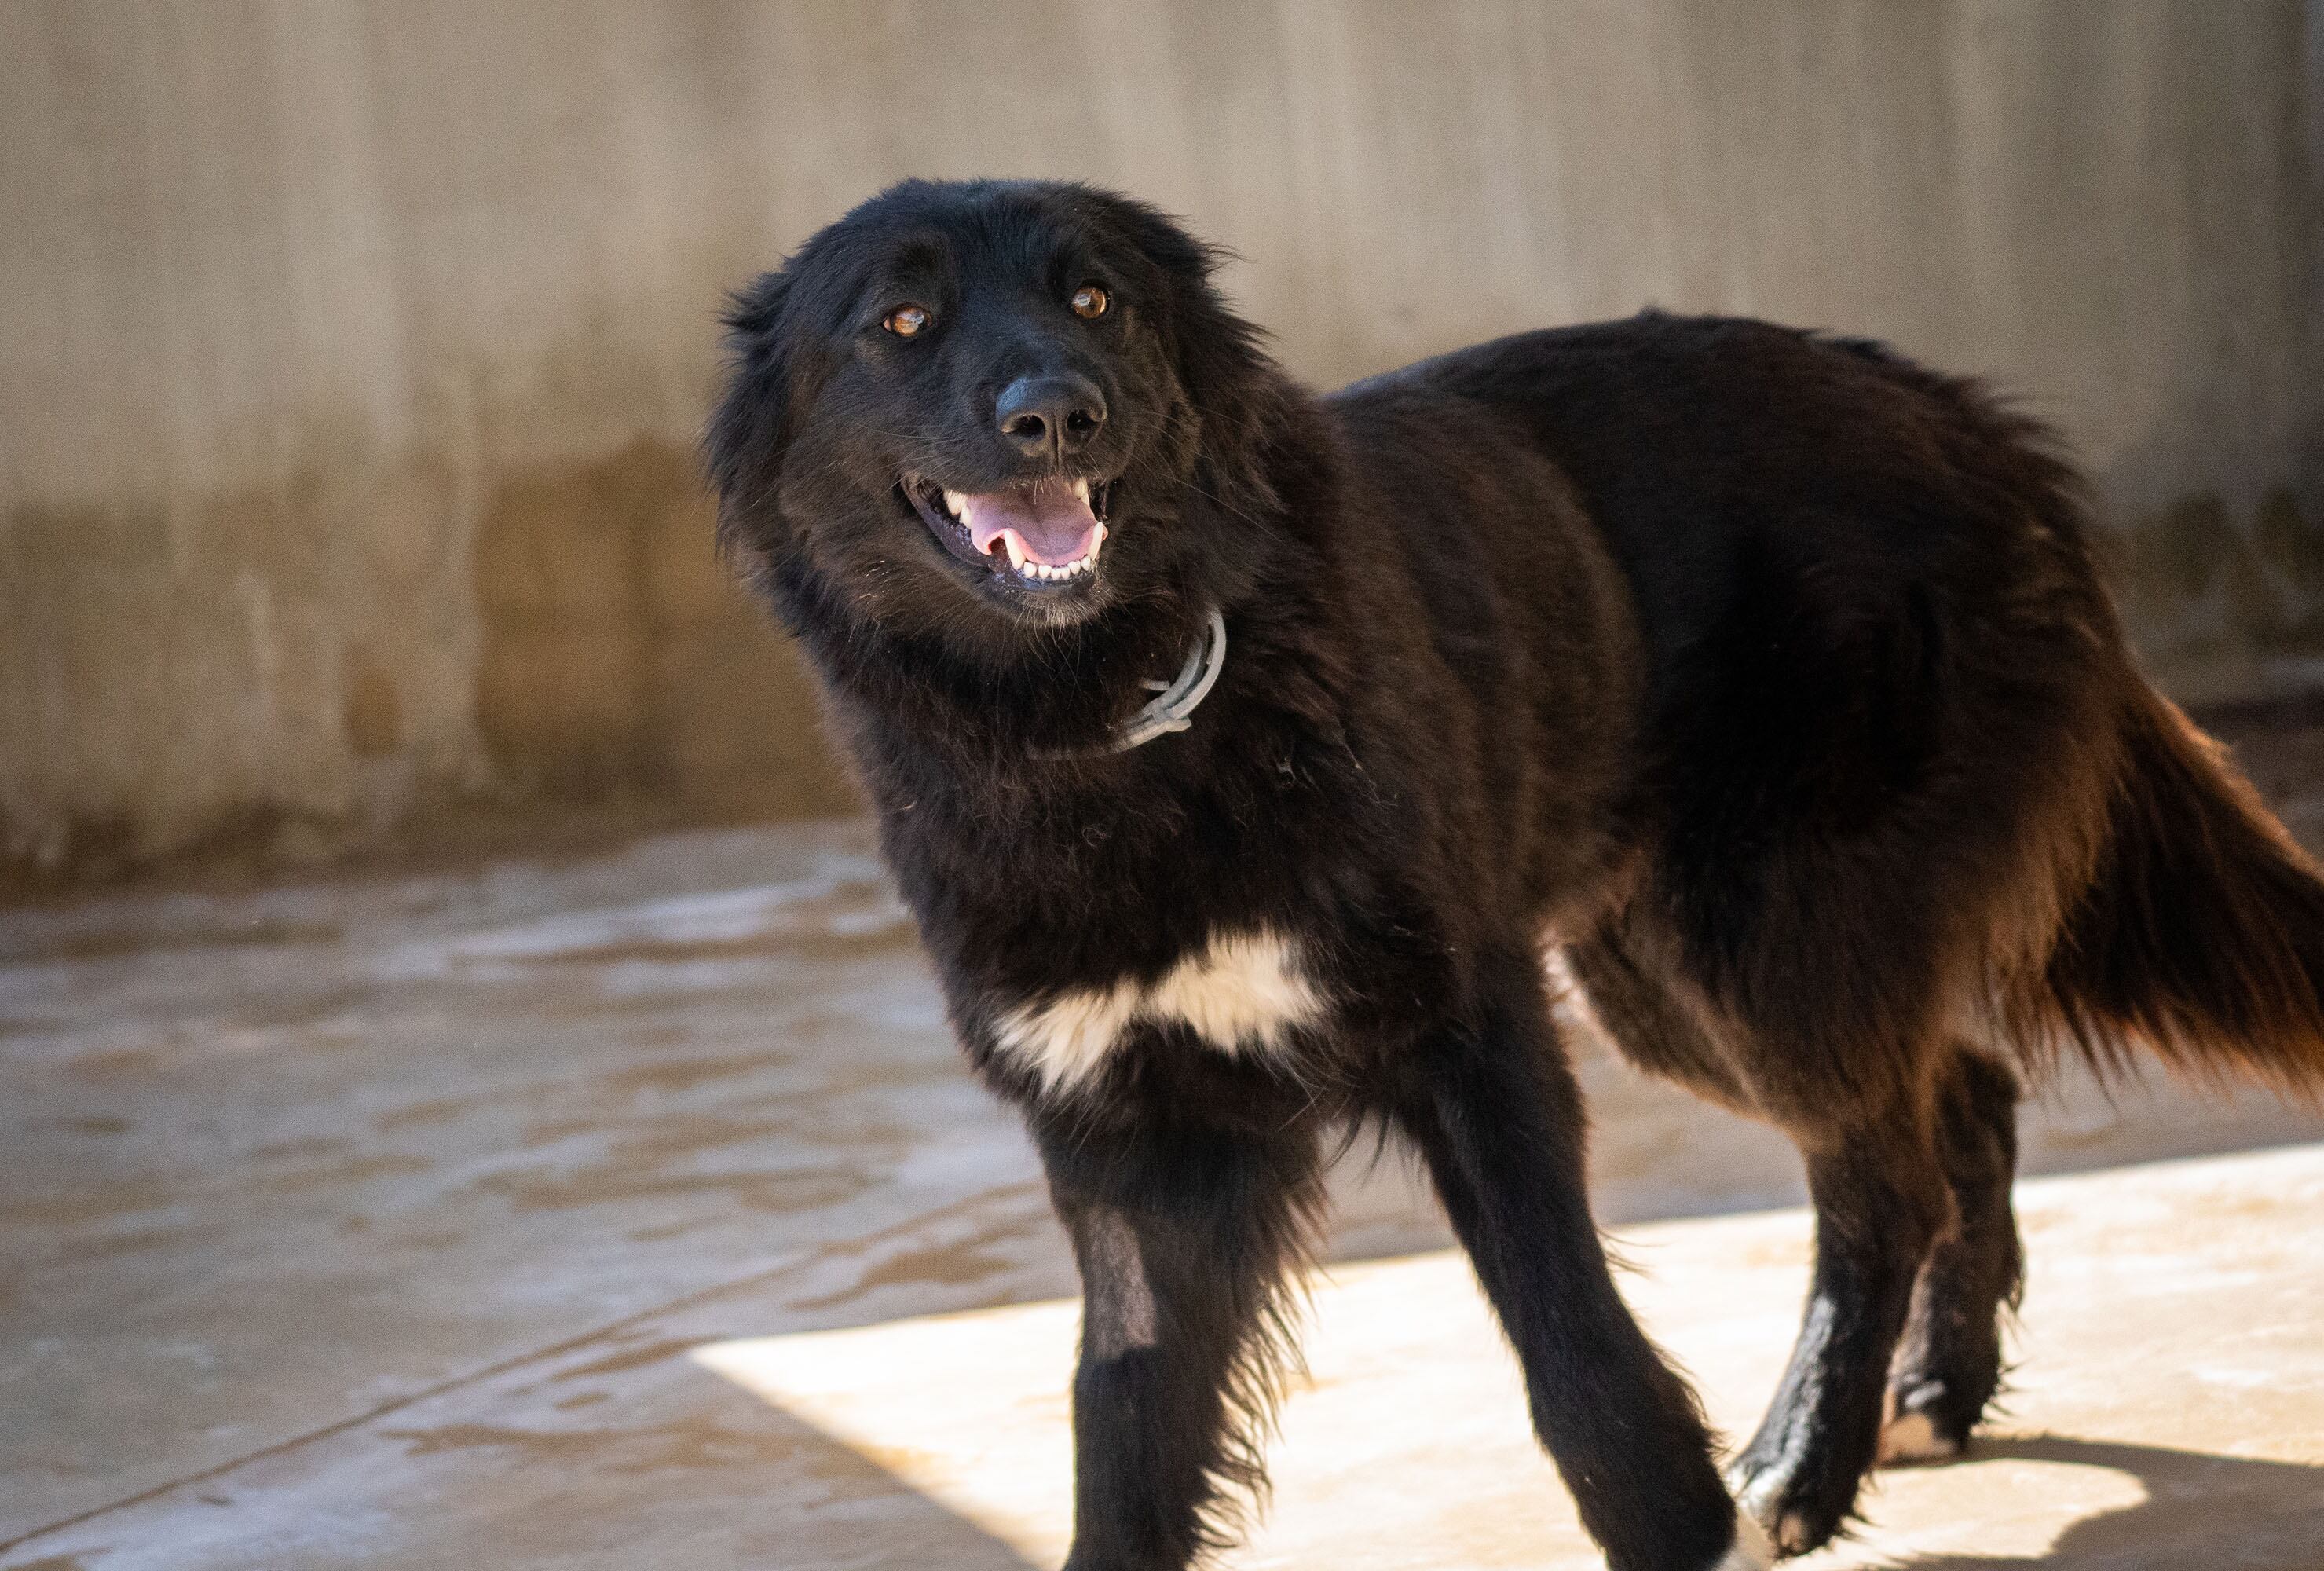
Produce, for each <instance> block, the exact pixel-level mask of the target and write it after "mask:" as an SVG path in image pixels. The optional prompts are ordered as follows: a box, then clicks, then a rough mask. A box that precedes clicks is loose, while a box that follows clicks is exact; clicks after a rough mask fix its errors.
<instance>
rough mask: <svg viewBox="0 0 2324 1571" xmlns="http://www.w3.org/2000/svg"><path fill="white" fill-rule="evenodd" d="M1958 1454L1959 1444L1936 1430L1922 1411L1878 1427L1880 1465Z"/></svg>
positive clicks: (1931, 1459) (1889, 1465) (1947, 1459)
mask: <svg viewBox="0 0 2324 1571" xmlns="http://www.w3.org/2000/svg"><path fill="white" fill-rule="evenodd" d="M1958 1455H1960V1446H1956V1445H1954V1444H1953V1443H1952V1442H1951V1441H1950V1440H1948V1439H1946V1438H1945V1437H1943V1436H1942V1435H1940V1434H1938V1433H1937V1427H1936V1425H1935V1424H1933V1423H1932V1422H1931V1421H1930V1419H1929V1415H1928V1414H1926V1413H1906V1414H1904V1416H1903V1417H1901V1418H1895V1419H1889V1420H1888V1422H1887V1423H1886V1425H1885V1426H1883V1427H1882V1428H1881V1430H1880V1465H1882V1466H1883V1467H1892V1466H1896V1465H1900V1464H1905V1463H1913V1462H1946V1461H1950V1460H1951V1459H1952V1458H1953V1457H1955V1456H1958Z"/></svg>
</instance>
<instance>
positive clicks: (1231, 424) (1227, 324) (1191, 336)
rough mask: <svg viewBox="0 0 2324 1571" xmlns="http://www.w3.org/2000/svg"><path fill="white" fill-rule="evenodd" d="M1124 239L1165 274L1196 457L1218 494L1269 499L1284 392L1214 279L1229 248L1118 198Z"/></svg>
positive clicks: (1169, 327)
mask: <svg viewBox="0 0 2324 1571" xmlns="http://www.w3.org/2000/svg"><path fill="white" fill-rule="evenodd" d="M1120 222H1121V224H1122V226H1123V228H1124V229H1125V230H1126V231H1127V233H1128V237H1129V239H1130V243H1131V244H1132V245H1135V246H1136V247H1137V249H1138V250H1139V252H1140V253H1141V254H1143V255H1144V257H1145V259H1146V261H1147V262H1148V263H1149V264H1151V265H1152V266H1153V267H1154V268H1155V269H1156V270H1157V273H1159V274H1160V276H1161V278H1162V279H1163V281H1164V287H1163V298H1164V300H1165V301H1166V302H1167V306H1166V317H1167V319H1166V320H1165V322H1164V323H1163V331H1164V334H1165V337H1166V338H1167V342H1168V344H1169V346H1170V353H1171V358H1172V362H1173V365H1174V368H1175V369H1176V372H1177V374H1178V382H1179V384H1180V386H1182V387H1183V388H1185V393H1186V398H1187V402H1189V403H1191V404H1192V405H1193V406H1194V414H1195V416H1196V418H1197V419H1198V420H1201V422H1202V448H1203V455H1202V461H1203V465H1204V466H1205V467H1206V468H1208V469H1209V470H1210V472H1211V481H1212V484H1213V485H1214V486H1216V487H1218V488H1219V489H1220V494H1222V495H1223V494H1229V493H1231V494H1234V495H1235V497H1236V498H1237V505H1238V506H1240V507H1250V506H1251V505H1253V504H1256V505H1258V506H1267V505H1270V504H1273V502H1274V500H1275V497H1274V494H1273V488H1272V487H1271V486H1270V485H1268V480H1267V473H1266V465H1265V451H1264V448H1265V444H1266V443H1267V442H1268V440H1269V439H1272V438H1273V437H1274V435H1275V433H1276V430H1277V425H1278V423H1279V421H1278V412H1279V411H1280V409H1281V407H1282V404H1283V401H1284V399H1285V396H1286V381H1285V378H1284V375H1283V372H1282V370H1281V368H1280V367H1278V366H1277V365H1276V364H1275V362H1274V361H1273V360H1272V359H1271V358H1269V357H1268V354H1267V351H1266V350H1265V349H1264V348H1262V347H1261V344H1262V342H1263V340H1264V338H1265V335H1264V334H1263V333H1262V332H1261V331H1260V330H1259V328H1257V327H1255V326H1253V325H1252V324H1251V323H1250V322H1248V321H1245V320H1244V319H1242V318H1241V317H1240V316H1237V315H1236V314H1235V312H1234V310H1233V308H1232V307H1231V306H1229V305H1228V304H1227V300H1226V296H1225V295H1223V294H1222V293H1221V292H1220V291H1219V287H1218V284H1217V283H1216V282H1214V275H1215V274H1216V273H1217V272H1218V270H1219V267H1220V265H1221V264H1222V263H1224V262H1226V261H1227V260H1228V259H1229V256H1230V253H1228V252H1227V251H1225V250H1223V249H1222V248H1221V247H1219V246H1215V245H1205V244H1204V243H1203V242H1202V241H1200V240H1197V239H1195V238H1194V236H1192V235H1190V234H1188V233H1187V232H1186V231H1185V228H1183V227H1182V226H1180V225H1179V224H1178V223H1177V222H1176V220H1174V219H1172V218H1170V217H1167V216H1166V215H1165V214H1163V213H1161V212H1158V211H1157V210H1156V209H1155V208H1149V207H1148V206H1146V205H1145V204H1144V203H1143V202H1137V201H1130V200H1127V199H1123V200H1122V202H1121V209H1120Z"/></svg>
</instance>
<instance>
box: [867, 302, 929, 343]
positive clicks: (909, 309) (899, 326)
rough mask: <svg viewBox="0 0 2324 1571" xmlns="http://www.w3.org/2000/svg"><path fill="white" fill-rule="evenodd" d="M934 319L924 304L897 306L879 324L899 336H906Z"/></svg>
mask: <svg viewBox="0 0 2324 1571" xmlns="http://www.w3.org/2000/svg"><path fill="white" fill-rule="evenodd" d="M934 320H935V318H933V317H931V316H929V315H928V308H927V307H926V306H898V307H897V308H896V309H895V310H892V311H890V312H889V313H888V314H887V316H886V317H885V318H884V319H882V320H881V323H880V325H881V327H883V328H887V329H888V330H889V331H890V332H891V333H893V334H895V335H896V337H899V338H908V337H911V336H912V335H913V334H915V333H918V332H919V331H921V330H922V329H923V328H927V325H928V324H929V323H930V322H931V321H934Z"/></svg>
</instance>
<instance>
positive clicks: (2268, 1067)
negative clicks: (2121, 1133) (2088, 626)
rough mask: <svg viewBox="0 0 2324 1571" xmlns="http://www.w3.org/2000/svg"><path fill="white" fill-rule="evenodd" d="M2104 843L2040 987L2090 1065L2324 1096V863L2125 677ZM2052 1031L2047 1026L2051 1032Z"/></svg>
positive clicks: (2068, 910) (2179, 719) (2192, 731)
mask: <svg viewBox="0 0 2324 1571" xmlns="http://www.w3.org/2000/svg"><path fill="white" fill-rule="evenodd" d="M2132 686H2133V688H2134V691H2135V696H2134V698H2133V699H2132V701H2131V703H2130V704H2129V706H2128V707H2127V709H2126V712H2125V716H2124V725H2125V731H2124V734H2123V747H2122V752H2121V754H2120V762H2119V765H2118V768H2117V772H2116V779H2115V782H2114V790H2113V793H2112V798H2111V800H2110V802H2109V803H2108V809H2107V810H2108V821H2107V827H2106V828H2105V831H2104V832H2103V835H2102V837H2101V838H2100V840H2099V843H2098V856H2097V860H2096V862H2095V864H2093V865H2092V867H2091V869H2090V876H2089V879H2088V882H2087V883H2084V884H2083V886H2082V888H2081V891H2080V895H2079V898H2077V899H2073V900H2070V901H2068V902H2067V904H2066V907H2065V910H2064V915H2063V920H2062V922H2061V927H2060V929H2059V932H2058V937H2057V941H2056V943H2055V945H2054V947H2052V950H2051V952H2050V955H2049V957H2048V960H2047V963H2046V966H2044V967H2043V972H2042V975H2041V978H2040V983H2041V985H2040V987H2039V989H2038V991H2039V993H2040V994H2041V1001H2040V1002H2041V1004H2042V1005H2043V1006H2044V1007H2043V1009H2042V1012H2043V1013H2046V1014H2048V1015H2049V1016H2050V1022H2051V1024H2052V1026H2053V1028H2062V1031H2063V1034H2064V1036H2065V1038H2066V1039H2067V1040H2068V1041H2070V1043H2072V1044H2073V1045H2075V1046H2077V1047H2079V1048H2080V1049H2081V1050H2082V1051H2083V1052H2084V1053H2085V1054H2086V1055H2088V1056H2089V1058H2092V1059H2093V1060H2094V1061H2095V1062H2096V1063H2097V1064H2098V1067H2101V1068H2109V1067H2118V1066H2119V1065H2120V1064H2121V1062H2122V1060H2123V1059H2124V1058H2125V1057H2126V1051H2127V1049H2128V1047H2129V1045H2130V1044H2131V1043H2132V1042H2134V1041H2135V1042H2138V1043H2142V1044H2144V1045H2145V1046H2146V1047H2149V1048H2151V1049H2153V1050H2154V1051H2155V1052H2157V1053H2159V1054H2161V1055H2162V1056H2163V1058H2164V1059H2165V1060H2166V1061H2167V1062H2169V1063H2170V1064H2171V1065H2172V1067H2174V1068H2176V1069H2179V1070H2181V1071H2182V1072H2185V1073H2188V1074H2190V1075H2192V1076H2194V1077H2198V1078H2199V1079H2206V1080H2218V1079H2223V1078H2227V1077H2237V1078H2252V1079H2256V1080H2258V1081H2261V1082H2263V1083H2264V1084H2266V1085H2268V1086H2272V1087H2273V1088H2274V1089H2275V1090H2277V1091H2278V1092H2281V1093H2284V1094H2287V1095H2291V1096H2292V1097H2293V1098H2295V1099H2297V1100H2301V1101H2304V1102H2316V1101H2319V1100H2324V876H2319V869H2318V867H2317V864H2315V863H2314V862H2313V861H2311V860H2310V858H2309V856H2308V855H2307V854H2306V853H2304V852H2303V851H2301V848H2300V846H2298V845H2297V844H2296V843H2294V841H2293V840H2292V836H2291V835H2290V833H2289V832H2288V831H2286V830H2285V828H2284V827H2283V826H2282V824H2281V823H2280V822H2278V821H2277V819H2276V818H2275V817H2274V815H2273V814H2272V813H2270V812H2269V811H2268V809H2266V807H2265V806H2264V804H2263V803H2262V802H2261V801H2260V799H2259V795H2258V793H2257V792H2256V791H2255V790H2253V789H2252V786H2251V784H2250V782H2249V781H2246V779H2245V778H2244V777H2243V775H2242V773H2241V772H2238V771H2237V770H2236V767H2235V765H2234V764H2233V763H2232V762H2229V760H2228V759H2227V756H2226V754H2225V753H2224V751H2223V750H2222V749H2221V748H2220V747H2219V745H2218V744H2217V743H2215V742H2213V741H2212V740H2211V739H2210V738H2209V737H2208V736H2206V735H2203V734H2202V732H2200V731H2199V730H2198V729H2196V727H2195V726H2194V725H2193V724H2192V723H2191V722H2190V721H2189V720H2188V719H2187V717H2186V716H2184V715H2183V714H2181V712H2180V710H2179V709H2178V708H2177V707H2176V706H2174V705H2172V703H2171V702H2170V701H2169V700H2168V699H2165V698H2163V697H2161V696H2160V695H2159V694H2157V693H2155V692H2154V691H2153V689H2152V688H2148V687H2147V686H2146V685H2145V684H2144V682H2143V681H2137V680H2136V679H2133V682H2132ZM2053 1040H2054V1039H2053Z"/></svg>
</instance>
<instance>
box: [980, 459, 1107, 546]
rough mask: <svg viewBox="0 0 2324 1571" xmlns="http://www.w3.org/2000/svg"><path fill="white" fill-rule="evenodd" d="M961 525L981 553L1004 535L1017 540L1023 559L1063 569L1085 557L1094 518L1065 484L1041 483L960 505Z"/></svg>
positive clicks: (984, 495) (989, 493) (983, 495)
mask: <svg viewBox="0 0 2324 1571" xmlns="http://www.w3.org/2000/svg"><path fill="white" fill-rule="evenodd" d="M960 521H961V522H963V523H964V524H966V525H967V526H968V538H969V539H970V540H971V541H974V542H975V545H976V549H977V550H981V551H989V550H993V549H994V548H995V547H996V546H997V545H999V544H1000V543H1001V538H1002V537H1003V536H1004V535H1010V534H1013V535H1015V536H1016V537H1017V545H1018V549H1019V550H1022V551H1023V552H1024V553H1025V557H1026V559H1027V560H1028V561H1035V562H1040V563H1043V564H1045V565H1047V566H1048V567H1052V568H1056V567H1063V566H1064V565H1065V563H1067V562H1077V561H1079V560H1081V559H1082V558H1084V557H1085V556H1087V555H1089V553H1090V543H1091V540H1092V538H1093V536H1094V535H1095V534H1096V533H1097V515H1096V514H1095V513H1092V512H1091V511H1090V504H1088V503H1086V502H1084V501H1083V500H1082V499H1081V497H1080V496H1079V495H1078V494H1076V493H1075V492H1074V488H1073V486H1072V485H1071V484H1070V483H1068V482H1066V481H1065V480H1056V479H1052V480H1044V481H1041V482H1040V483H1039V484H1037V485H1024V486H1019V487H1018V488H1017V489H1015V490H1013V491H986V492H982V493H980V494H975V495H972V496H970V497H969V498H968V499H967V500H966V501H965V502H964V503H963V504H962V505H961V510H960Z"/></svg>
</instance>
